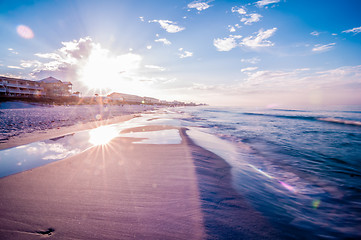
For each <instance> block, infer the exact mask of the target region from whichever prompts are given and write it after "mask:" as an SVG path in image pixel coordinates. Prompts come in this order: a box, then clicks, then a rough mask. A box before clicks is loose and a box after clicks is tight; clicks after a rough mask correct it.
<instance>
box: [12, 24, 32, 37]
mask: <svg viewBox="0 0 361 240" xmlns="http://www.w3.org/2000/svg"><path fill="white" fill-rule="evenodd" d="M16 31H17V33H18V34H19V36H20V37H22V38H25V39H32V38H33V37H34V33H33V30H31V28H29V27H28V26H25V25H19V26H18V27H17V28H16Z"/></svg>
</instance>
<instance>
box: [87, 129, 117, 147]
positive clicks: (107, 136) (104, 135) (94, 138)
mask: <svg viewBox="0 0 361 240" xmlns="http://www.w3.org/2000/svg"><path fill="white" fill-rule="evenodd" d="M117 136H118V131H117V130H116V129H115V128H114V127H111V126H102V127H98V128H95V129H93V130H91V131H90V132H89V137H90V138H89V142H90V143H91V144H93V145H94V146H97V145H106V144H107V143H109V142H110V141H111V140H112V139H113V138H116V137H117Z"/></svg>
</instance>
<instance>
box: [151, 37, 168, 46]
mask: <svg viewBox="0 0 361 240" xmlns="http://www.w3.org/2000/svg"><path fill="white" fill-rule="evenodd" d="M154 41H155V42H161V43H163V44H164V45H170V44H172V43H171V42H170V41H169V40H168V39H166V38H159V39H156V40H154Z"/></svg>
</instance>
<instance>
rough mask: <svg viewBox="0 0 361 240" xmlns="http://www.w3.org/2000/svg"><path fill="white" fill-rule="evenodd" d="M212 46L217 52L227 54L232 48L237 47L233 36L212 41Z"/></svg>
mask: <svg viewBox="0 0 361 240" xmlns="http://www.w3.org/2000/svg"><path fill="white" fill-rule="evenodd" d="M213 45H214V46H215V47H216V48H217V50H218V51H223V52H228V51H230V50H232V49H233V48H235V47H237V42H236V40H235V38H234V37H233V36H229V37H225V38H223V39H221V38H216V39H214V40H213Z"/></svg>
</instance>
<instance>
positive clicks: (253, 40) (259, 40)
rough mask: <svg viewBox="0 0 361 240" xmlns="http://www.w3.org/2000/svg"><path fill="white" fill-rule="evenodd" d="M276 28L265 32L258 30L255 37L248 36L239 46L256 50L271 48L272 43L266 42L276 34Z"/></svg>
mask: <svg viewBox="0 0 361 240" xmlns="http://www.w3.org/2000/svg"><path fill="white" fill-rule="evenodd" d="M276 30H277V28H271V29H268V30H266V31H263V29H260V30H259V31H258V34H257V35H256V36H249V37H246V38H244V39H243V40H242V42H241V43H240V45H241V46H247V47H250V48H258V47H270V46H273V45H274V43H272V42H271V41H269V40H267V39H268V38H270V37H272V36H273V34H274V33H275V32H276Z"/></svg>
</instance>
